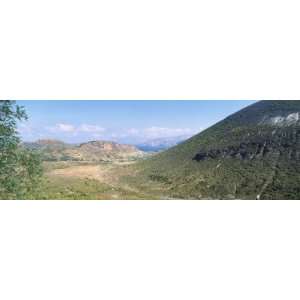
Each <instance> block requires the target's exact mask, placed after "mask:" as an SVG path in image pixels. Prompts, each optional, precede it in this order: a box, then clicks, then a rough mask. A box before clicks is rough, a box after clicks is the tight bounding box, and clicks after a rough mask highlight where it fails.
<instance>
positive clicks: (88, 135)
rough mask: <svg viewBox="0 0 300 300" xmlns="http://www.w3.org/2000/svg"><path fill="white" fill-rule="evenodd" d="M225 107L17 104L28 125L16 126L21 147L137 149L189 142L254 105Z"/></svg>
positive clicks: (207, 104)
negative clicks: (47, 143)
mask: <svg viewBox="0 0 300 300" xmlns="http://www.w3.org/2000/svg"><path fill="white" fill-rule="evenodd" d="M254 102H255V101H248V100H247V101H246V100H226V101H218V100H216V101H209V100H199V101H187V100H185V101H176V100H170V101H154V100H153V101H127V100H118V101H105V100H101V101H100V100H99V101H88V100H79V101H78V100H77V101H72V100H68V101H66V100H61V101H44V100H35V101H30V100H28V101H17V103H18V104H19V105H22V106H24V107H25V110H26V112H27V114H28V117H29V120H28V121H26V122H22V123H20V124H19V126H18V131H19V133H20V135H21V138H22V140H23V141H24V142H33V141H36V140H39V139H56V140H61V141H64V142H66V143H74V144H76V143H84V142H88V141H92V140H105V141H113V142H118V143H126V144H141V143H145V142H148V141H152V140H157V139H174V140H176V139H180V138H181V137H184V138H188V137H191V136H193V135H195V134H197V133H199V132H201V131H202V130H204V129H206V128H207V127H209V126H211V125H213V124H214V123H216V122H218V121H220V120H222V119H224V118H225V117H227V116H228V115H230V114H232V113H234V112H236V111H238V110H240V109H242V108H244V107H246V106H248V105H250V104H252V103H254Z"/></svg>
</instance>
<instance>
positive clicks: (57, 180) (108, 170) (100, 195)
mask: <svg viewBox="0 0 300 300" xmlns="http://www.w3.org/2000/svg"><path fill="white" fill-rule="evenodd" d="M132 164H134V162H123V163H95V162H71V161H69V162H45V163H44V169H45V174H44V179H43V184H42V187H41V189H40V192H39V194H38V197H37V198H39V199H76V200H81V199H168V197H167V196H166V195H164V189H163V187H161V186H159V184H155V183H152V182H149V183H146V182H143V183H142V184H140V183H138V181H135V176H134V175H135V174H133V172H134V168H130V167H129V166H130V165H132Z"/></svg>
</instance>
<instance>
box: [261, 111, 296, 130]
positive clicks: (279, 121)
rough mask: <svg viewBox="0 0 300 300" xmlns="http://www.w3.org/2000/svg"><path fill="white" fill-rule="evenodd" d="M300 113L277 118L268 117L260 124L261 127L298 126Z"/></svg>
mask: <svg viewBox="0 0 300 300" xmlns="http://www.w3.org/2000/svg"><path fill="white" fill-rule="evenodd" d="M299 116H300V113H299V112H295V113H291V114H287V115H285V116H284V115H283V116H280V115H279V116H275V117H268V116H265V117H264V118H263V119H262V121H261V122H260V123H259V124H260V125H271V126H272V125H273V126H280V127H284V126H291V125H297V124H300V118H299Z"/></svg>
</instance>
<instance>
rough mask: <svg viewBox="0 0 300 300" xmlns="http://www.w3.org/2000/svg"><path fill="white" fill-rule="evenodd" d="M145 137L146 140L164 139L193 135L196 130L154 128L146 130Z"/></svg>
mask: <svg viewBox="0 0 300 300" xmlns="http://www.w3.org/2000/svg"><path fill="white" fill-rule="evenodd" d="M143 133H144V136H145V137H146V138H162V137H176V136H181V135H193V134H195V133H196V131H195V130H192V129H190V128H167V127H156V126H152V127H149V128H146V129H144V131H143Z"/></svg>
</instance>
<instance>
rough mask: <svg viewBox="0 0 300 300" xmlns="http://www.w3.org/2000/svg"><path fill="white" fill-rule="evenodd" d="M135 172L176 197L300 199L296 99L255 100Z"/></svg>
mask: <svg viewBox="0 0 300 300" xmlns="http://www.w3.org/2000/svg"><path fill="white" fill-rule="evenodd" d="M138 168H139V170H140V176H146V177H147V178H148V179H150V180H154V181H160V182H164V183H165V188H166V190H167V191H168V193H170V194H171V195H172V196H174V197H179V198H197V199H198V198H200V199H203V198H209V199H214V198H216V199H256V198H257V199H297V198H300V101H260V102H257V103H255V104H253V105H251V106H249V107H246V108H245V109H242V110H241V111H239V112H237V113H235V114H233V115H231V116H229V117H228V118H226V119H225V120H223V121H221V122H219V123H217V124H216V125H214V126H212V127H210V128H208V129H207V130H205V131H203V132H201V133H200V134H198V135H196V136H194V137H192V138H190V139H189V140H187V141H185V142H183V143H181V144H179V145H177V146H175V147H173V148H171V149H169V150H167V151H165V152H162V153H159V154H157V155H156V156H154V157H152V158H150V159H148V160H147V161H145V162H142V163H140V164H139V166H138Z"/></svg>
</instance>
